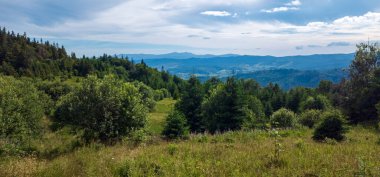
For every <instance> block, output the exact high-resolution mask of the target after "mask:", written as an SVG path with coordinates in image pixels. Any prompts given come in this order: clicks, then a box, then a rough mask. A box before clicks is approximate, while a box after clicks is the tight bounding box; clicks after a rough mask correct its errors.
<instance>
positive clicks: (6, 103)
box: [0, 76, 49, 153]
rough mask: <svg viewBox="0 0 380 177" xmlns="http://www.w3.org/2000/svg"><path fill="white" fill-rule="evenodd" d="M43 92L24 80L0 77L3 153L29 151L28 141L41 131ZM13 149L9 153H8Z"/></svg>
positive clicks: (0, 134) (0, 137)
mask: <svg viewBox="0 0 380 177" xmlns="http://www.w3.org/2000/svg"><path fill="white" fill-rule="evenodd" d="M45 98H46V97H44V95H43V93H41V92H39V91H37V89H36V88H35V87H34V86H33V84H32V83H31V82H29V81H27V80H23V81H20V80H16V79H15V78H13V77H1V76H0V149H3V150H2V151H4V152H6V153H8V152H9V153H12V152H13V151H14V152H16V151H17V152H16V153H18V152H23V151H29V150H30V149H31V148H30V141H31V140H32V139H35V138H37V137H38V136H39V135H40V134H41V131H42V118H43V116H44V112H45V107H46V105H45V103H47V102H49V100H44V99H45ZM11 151H12V152H11Z"/></svg>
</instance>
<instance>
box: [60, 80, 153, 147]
mask: <svg viewBox="0 0 380 177" xmlns="http://www.w3.org/2000/svg"><path fill="white" fill-rule="evenodd" d="M57 107H58V108H57V111H56V114H55V117H56V121H58V122H61V123H64V124H69V125H72V126H74V127H78V128H80V129H83V130H84V137H83V138H84V139H85V140H87V141H92V140H100V141H102V142H112V141H113V140H118V139H120V138H121V137H122V136H124V135H128V134H129V133H131V132H132V131H135V130H138V129H141V128H143V127H144V126H145V123H146V113H147V107H146V105H144V104H143V103H142V95H141V94H140V93H139V91H138V89H137V88H136V87H135V86H133V84H131V83H124V82H122V81H120V80H118V79H116V78H115V77H113V76H106V77H105V78H104V79H98V78H96V77H95V76H89V77H88V78H87V79H85V80H84V81H83V83H81V85H80V87H79V88H78V89H76V90H74V91H73V92H71V93H69V94H68V95H66V96H64V97H62V98H61V99H60V100H59V102H58V106H57Z"/></svg>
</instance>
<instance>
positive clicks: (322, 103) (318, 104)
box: [301, 95, 331, 111]
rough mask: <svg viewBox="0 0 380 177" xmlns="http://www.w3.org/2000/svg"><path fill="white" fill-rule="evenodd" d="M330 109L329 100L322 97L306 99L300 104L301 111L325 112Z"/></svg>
mask: <svg viewBox="0 0 380 177" xmlns="http://www.w3.org/2000/svg"><path fill="white" fill-rule="evenodd" d="M329 108H331V103H330V100H329V99H328V98H327V97H326V96H323V95H317V96H316V97H311V96H310V97H308V98H307V99H306V100H305V101H304V102H302V103H301V110H303V111H305V110H310V109H316V110H327V109H329Z"/></svg>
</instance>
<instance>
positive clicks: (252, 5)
mask: <svg viewBox="0 0 380 177" xmlns="http://www.w3.org/2000/svg"><path fill="white" fill-rule="evenodd" d="M354 7H355V8H354ZM331 9H333V10H331ZM379 10H380V2H379V1H378V0H368V1H365V2H358V1H356V0H334V2H332V1H331V0H307V1H306V0H303V1H302V0H290V1H265V0H218V1H216V0H215V1H214V0H212V1H210V0H127V1H125V0H110V1H107V2H106V1H100V0H83V1H74V0H66V1H64V2H63V1H59V0H13V1H0V11H1V12H3V13H0V20H1V21H2V24H0V25H1V26H5V27H7V28H10V29H12V30H15V31H16V32H19V33H22V32H24V31H26V32H27V33H28V34H29V35H32V36H34V37H38V38H39V37H43V38H48V39H51V40H54V41H58V42H60V43H64V44H65V46H66V48H67V49H69V50H71V51H75V52H78V53H80V54H87V55H93V54H94V55H100V54H102V53H103V52H107V53H110V54H113V53H166V52H174V51H176V52H183V51H188V52H194V53H212V54H222V53H239V54H254V55H277V56H280V55H295V54H312V53H348V52H353V51H354V50H355V46H354V44H356V43H358V42H362V41H366V40H367V39H368V37H369V38H370V39H371V40H373V41H377V40H378V39H379V38H380V36H379V35H378V34H379V33H380V11H379ZM105 44H107V45H105Z"/></svg>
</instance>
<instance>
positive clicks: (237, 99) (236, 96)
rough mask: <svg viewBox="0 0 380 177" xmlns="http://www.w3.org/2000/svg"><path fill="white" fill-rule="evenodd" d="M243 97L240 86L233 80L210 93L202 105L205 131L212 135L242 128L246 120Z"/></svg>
mask: <svg viewBox="0 0 380 177" xmlns="http://www.w3.org/2000/svg"><path fill="white" fill-rule="evenodd" d="M244 96H245V95H244V94H243V90H242V87H241V85H239V84H238V82H237V80H236V79H234V78H229V79H228V80H227V81H226V83H225V84H223V85H218V86H217V87H216V88H215V89H214V90H213V91H211V93H210V96H209V97H208V98H206V99H205V100H204V102H203V105H202V111H203V117H204V121H205V122H206V123H205V124H206V127H207V130H208V131H210V132H212V133H214V132H217V131H221V132H224V131H228V130H239V129H240V128H242V126H243V123H244V120H245V119H246V118H247V114H246V113H247V112H246V111H245V109H244V108H245V107H246V105H247V104H246V99H245V97H244Z"/></svg>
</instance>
